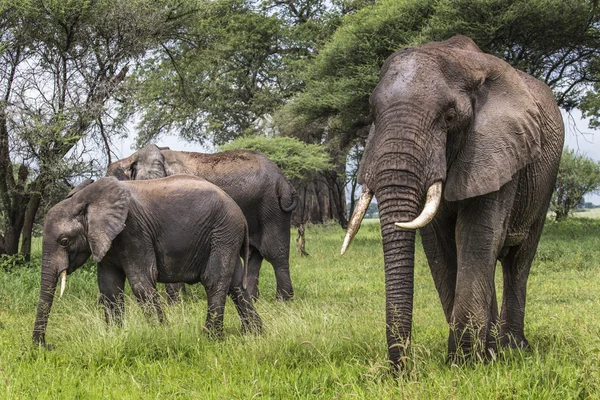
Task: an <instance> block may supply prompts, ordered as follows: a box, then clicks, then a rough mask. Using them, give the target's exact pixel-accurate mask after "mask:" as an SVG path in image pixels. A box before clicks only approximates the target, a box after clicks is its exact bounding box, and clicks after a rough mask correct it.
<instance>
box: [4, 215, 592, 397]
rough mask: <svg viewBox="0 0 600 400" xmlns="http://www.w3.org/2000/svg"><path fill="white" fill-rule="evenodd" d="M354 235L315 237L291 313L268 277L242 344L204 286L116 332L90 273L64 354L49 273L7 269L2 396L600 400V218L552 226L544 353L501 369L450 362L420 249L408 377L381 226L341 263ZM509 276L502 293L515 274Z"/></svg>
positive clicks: (317, 232)
mask: <svg viewBox="0 0 600 400" xmlns="http://www.w3.org/2000/svg"><path fill="white" fill-rule="evenodd" d="M343 235H344V232H343V231H342V230H341V229H340V228H339V227H336V226H319V227H311V228H309V229H308V230H307V250H308V251H309V253H310V256H309V257H302V258H301V257H299V256H297V255H296V254H292V259H291V268H292V271H291V273H292V278H293V280H294V284H295V290H296V299H295V300H294V301H292V302H289V303H281V302H276V301H275V299H274V295H275V281H274V275H273V270H272V268H271V266H270V265H268V264H266V265H264V266H263V269H262V273H261V282H260V289H261V299H260V300H259V301H258V302H257V305H256V306H257V309H258V311H259V313H260V314H261V316H262V318H263V320H264V325H265V331H264V334H262V335H260V336H257V335H242V333H241V328H240V321H239V318H238V316H237V314H236V312H235V308H234V307H233V304H232V303H231V302H229V303H228V305H227V308H226V315H225V335H224V338H223V339H222V340H219V341H213V340H210V339H209V338H208V337H207V336H206V335H204V334H203V332H202V325H203V323H204V318H205V313H206V301H205V295H204V290H203V288H202V287H201V286H199V285H196V286H193V287H189V290H188V294H187V296H186V297H185V299H184V301H183V302H182V303H181V304H179V305H177V306H173V307H169V308H167V310H166V311H167V317H168V320H169V323H168V324H166V325H160V324H158V322H157V321H155V320H154V319H151V320H147V319H146V318H145V317H144V315H143V313H142V312H141V310H140V308H139V307H138V306H137V305H136V304H135V301H134V300H133V299H132V298H131V296H128V298H127V304H126V314H127V315H126V322H125V325H124V326H123V327H107V326H106V325H105V323H104V320H103V312H102V309H101V308H100V306H98V305H97V303H96V300H97V295H98V290H97V284H96V274H95V267H93V266H87V267H85V268H82V269H80V270H78V271H77V272H75V273H74V274H72V275H71V276H70V277H69V282H68V287H67V291H66V293H65V296H64V297H63V298H61V299H59V298H56V300H55V303H54V307H53V310H52V314H51V317H50V323H49V326H48V332H47V340H48V342H49V343H52V344H54V345H55V346H56V348H55V350H53V351H46V350H42V349H38V348H37V347H35V346H33V344H32V343H31V330H32V328H33V321H34V319H35V311H36V306H37V299H38V294H39V280H40V267H39V260H38V261H34V262H33V263H32V267H31V268H18V269H13V270H10V271H8V272H7V271H5V270H3V269H1V268H0V398H7V399H34V398H35V399H43V398H51V399H57V398H60V399H70V398H84V399H88V398H89V399H96V398H109V399H112V398H123V399H151V398H160V399H166V398H182V399H188V398H192V399H193V398H197V399H234V398H235V399H238V398H240V399H250V398H269V399H293V398H303V399H304V398H310V399H313V398H315V399H320V398H323V399H331V398H360V399H373V398H384V399H387V398H406V399H427V398H432V399H438V398H458V399H464V398H482V399H489V398H539V399H549V398H556V399H569V398H600V321H599V317H598V316H599V315H600V291H599V288H600V266H599V262H598V260H599V259H600V221H595V220H586V219H574V220H567V221H565V222H563V223H561V224H556V223H552V222H548V223H547V226H546V228H545V233H544V236H543V238H542V242H541V244H540V246H539V251H538V257H537V258H536V260H535V261H534V265H533V267H532V273H531V276H530V280H529V294H528V304H527V314H526V334H527V335H528V338H529V341H530V343H531V349H528V350H526V351H516V350H514V351H508V350H504V351H501V352H500V353H499V355H498V358H497V360H496V361H493V362H490V363H487V364H475V365H466V366H460V367H459V366H455V365H452V366H449V365H447V364H446V362H445V357H446V341H447V331H448V328H447V325H446V322H445V320H444V316H443V312H442V309H441V306H440V302H439V299H438V297H437V293H436V291H435V288H434V285H433V280H432V278H431V275H430V273H429V269H428V267H427V264H426V260H425V256H424V254H423V251H422V250H421V246H420V244H417V249H418V251H417V253H416V255H415V258H416V266H415V310H414V325H413V333H414V336H413V343H412V347H411V351H410V354H409V356H410V361H411V362H410V364H409V365H410V366H409V367H408V368H407V369H406V370H405V371H404V373H403V375H402V376H401V377H400V378H399V379H395V378H394V376H393V375H392V374H390V373H389V368H388V364H387V361H386V358H387V349H386V345H385V318H384V274H383V255H382V250H381V236H380V233H379V225H378V224H377V223H365V224H363V227H362V229H361V231H360V233H359V235H358V236H357V238H356V240H355V243H353V245H352V247H351V249H350V250H349V252H348V253H347V254H346V255H345V256H344V257H340V256H339V248H340V244H341V242H342V238H343ZM38 251H39V249H38ZM496 279H497V285H498V292H499V293H501V272H500V271H498V273H497V276H496Z"/></svg>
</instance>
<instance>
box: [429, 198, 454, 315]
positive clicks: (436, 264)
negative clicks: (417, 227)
mask: <svg viewBox="0 0 600 400" xmlns="http://www.w3.org/2000/svg"><path fill="white" fill-rule="evenodd" d="M455 219H456V216H454V217H452V216H450V215H448V214H445V213H444V212H443V209H441V210H440V211H439V212H438V215H437V216H436V218H435V219H434V220H433V221H431V223H430V224H428V225H426V226H425V227H423V228H422V229H421V237H422V242H423V249H424V250H425V254H426V255H427V261H428V263H429V268H430V270H431V275H432V276H433V280H434V282H435V287H436V289H437V291H438V295H439V297H440V301H441V302H442V308H443V309H444V315H445V316H446V322H448V323H450V318H451V316H452V309H453V308H454V296H455V289H456V269H457V261H456V239H455V235H454V225H455Z"/></svg>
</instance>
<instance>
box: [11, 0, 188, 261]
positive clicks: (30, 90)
mask: <svg viewBox="0 0 600 400" xmlns="http://www.w3.org/2000/svg"><path fill="white" fill-rule="evenodd" d="M1 7H2V8H1V10H0V25H1V28H3V29H1V33H0V35H1V36H0V40H1V42H0V52H1V53H0V70H2V75H1V77H0V91H1V92H2V102H1V103H0V199H1V207H2V221H1V234H2V236H1V237H0V247H2V248H1V249H0V250H1V251H3V252H5V253H8V254H14V253H16V252H17V250H18V246H19V238H20V236H21V233H23V242H22V246H21V251H22V253H23V254H25V256H26V257H28V256H29V253H30V244H31V232H32V228H33V221H34V218H35V215H36V213H37V211H38V208H39V206H40V203H41V201H42V198H44V196H45V195H46V194H48V193H49V192H50V191H51V190H52V188H53V187H54V186H56V185H57V184H59V183H62V182H64V181H65V180H68V179H70V178H72V177H73V176H75V175H80V174H82V173H84V172H86V171H87V172H90V173H91V172H92V171H93V170H95V169H96V168H97V164H95V163H94V160H93V159H90V158H89V157H88V159H87V160H85V158H84V154H85V153H86V152H87V151H88V150H90V147H92V148H93V147H97V146H95V142H99V143H100V144H101V145H102V146H104V147H106V150H107V152H108V153H109V146H110V137H111V135H112V134H114V133H115V132H116V131H117V130H119V129H120V128H122V125H121V124H120V123H122V122H123V121H115V120H111V119H110V118H109V117H110V114H111V107H112V103H111V102H112V101H113V100H114V99H115V98H116V97H115V96H116V95H117V94H118V93H119V89H120V87H121V84H122V82H123V81H124V79H125V77H126V76H127V74H128V72H129V69H130V67H131V64H132V62H134V61H135V60H136V59H139V58H140V57H142V56H143V55H144V54H145V53H146V51H147V50H148V49H149V48H151V47H152V46H155V45H156V44H157V43H159V42H160V41H161V40H166V38H168V37H169V34H170V33H172V32H173V31H176V27H177V25H178V24H179V23H180V20H181V18H182V15H185V10H183V8H182V5H181V4H180V3H179V2H173V3H172V4H171V2H170V1H167V0H165V1H164V2H163V3H162V4H160V6H158V7H157V3H156V2H155V1H151V0H136V1H124V0H98V1H92V2H90V1H87V0H72V1H68V2H64V1H60V0H45V1H42V0H27V1H17V0H4V1H3V2H2V3H1ZM109 154H110V153H109Z"/></svg>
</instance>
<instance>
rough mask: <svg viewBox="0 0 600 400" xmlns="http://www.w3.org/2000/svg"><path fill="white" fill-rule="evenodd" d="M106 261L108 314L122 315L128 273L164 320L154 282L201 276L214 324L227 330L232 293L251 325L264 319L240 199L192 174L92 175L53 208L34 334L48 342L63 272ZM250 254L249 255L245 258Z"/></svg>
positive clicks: (102, 270)
mask: <svg viewBox="0 0 600 400" xmlns="http://www.w3.org/2000/svg"><path fill="white" fill-rule="evenodd" d="M90 255H92V256H93V259H94V261H96V262H97V263H98V286H99V289H100V295H101V299H102V303H103V304H104V311H105V317H106V320H107V322H111V321H117V322H119V321H121V320H122V315H123V312H124V296H123V295H124V288H125V279H126V278H127V280H128V281H129V285H130V286H131V290H132V292H133V294H134V295H135V297H136V299H137V300H138V302H139V303H140V304H141V305H143V306H144V307H146V306H149V307H153V308H154V309H155V310H156V313H157V314H158V318H159V320H160V321H161V322H162V321H164V319H165V318H164V314H163V310H162V307H161V304H160V296H159V295H158V292H157V291H156V282H164V283H169V282H186V283H190V284H193V283H197V282H201V283H202V285H203V286H204V287H205V289H206V294H207V300H208V310H207V317H206V329H207V330H208V331H209V332H211V333H212V334H214V335H217V336H219V335H221V334H222V330H223V311H224V308H225V300H226V297H227V295H228V294H229V295H230V296H231V297H232V298H233V301H234V303H235V306H236V308H237V311H238V313H239V315H240V318H241V320H242V326H243V328H244V330H254V329H256V330H260V329H261V326H262V322H261V319H260V317H259V315H258V313H257V312H256V310H255V308H254V306H253V304H252V299H251V297H250V296H249V295H248V293H247V292H246V290H245V289H244V285H245V280H246V267H247V265H248V228H247V225H246V219H245V218H244V215H243V214H242V211H241V210H240V208H239V207H238V205H237V204H236V203H235V202H234V201H233V200H232V199H231V198H230V197H229V196H228V195H227V194H226V193H225V192H223V191H222V190H221V189H219V188H218V187H217V186H215V185H213V184H212V183H210V182H207V181H205V180H203V179H200V178H196V177H192V176H173V177H168V178H164V179H158V180H154V181H143V182H142V181H140V182H119V181H118V180H117V179H115V178H112V177H111V178H101V179H99V180H98V181H97V182H93V181H92V180H88V181H85V182H83V183H82V184H80V185H79V186H77V187H76V188H75V189H74V190H73V191H72V192H71V193H70V194H69V195H68V196H67V198H66V199H65V200H63V201H61V202H60V203H58V204H57V205H55V206H54V207H52V209H50V211H49V212H48V214H47V216H46V219H45V221H44V236H43V242H42V280H41V289H40V300H39V305H38V311H37V316H36V320H35V327H34V331H33V340H34V342H35V343H37V344H40V345H44V346H45V345H46V337H45V334H46V327H47V324H48V317H49V315H50V309H51V307H52V302H53V298H54V292H55V290H56V286H57V281H58V279H59V277H61V290H60V294H61V296H62V293H63V291H64V288H65V282H66V276H67V274H71V273H72V272H73V271H75V270H76V269H77V268H79V267H80V266H81V265H83V264H84V263H85V262H86V260H87V259H88V258H89V256H90ZM240 257H241V258H242V259H243V260H244V265H243V266H242V263H241V262H240Z"/></svg>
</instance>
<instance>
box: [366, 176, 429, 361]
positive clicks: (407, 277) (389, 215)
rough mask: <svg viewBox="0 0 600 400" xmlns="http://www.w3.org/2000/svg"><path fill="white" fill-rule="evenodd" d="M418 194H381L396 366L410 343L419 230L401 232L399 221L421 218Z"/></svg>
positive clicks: (406, 190) (391, 190)
mask: <svg viewBox="0 0 600 400" xmlns="http://www.w3.org/2000/svg"><path fill="white" fill-rule="evenodd" d="M418 192H419V191H418V189H417V188H411V187H407V186H387V187H384V188H382V189H381V190H379V191H378V192H377V200H378V202H379V216H380V221H381V235H382V240H383V253H384V263H385V290H386V323H387V330H386V334H387V342H388V349H389V355H390V360H391V361H392V363H393V364H394V365H395V366H398V365H399V364H400V362H401V361H402V357H403V355H404V353H405V350H406V348H407V346H408V345H409V342H410V334H411V329H412V310H413V290H414V254H415V231H414V230H405V229H398V228H397V227H396V226H395V222H396V221H398V220H399V219H406V218H407V217H409V218H411V219H412V218H415V217H416V216H417V215H418V213H419V212H418V211H419V205H420V201H419V197H418V194H419V193H418Z"/></svg>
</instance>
